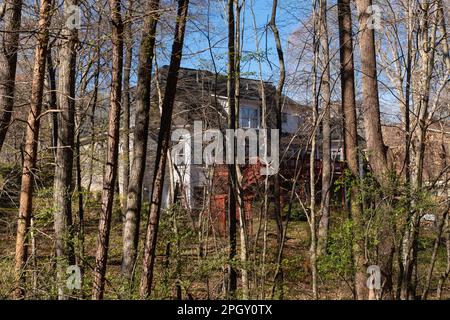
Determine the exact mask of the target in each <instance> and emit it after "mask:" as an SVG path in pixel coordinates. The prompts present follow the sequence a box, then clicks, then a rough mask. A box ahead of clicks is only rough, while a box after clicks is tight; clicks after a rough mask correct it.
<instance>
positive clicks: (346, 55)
mask: <svg viewBox="0 0 450 320" xmlns="http://www.w3.org/2000/svg"><path fill="white" fill-rule="evenodd" d="M338 18H339V45H340V49H339V52H340V64H341V67H340V77H341V99H342V114H343V118H344V130H343V131H344V152H345V161H346V165H347V167H348V169H349V171H350V173H351V177H352V179H354V180H357V179H359V163H358V131H357V120H356V119H357V118H356V102H355V67H354V62H353V30H352V16H351V8H350V0H339V1H338ZM357 197H358V188H357V182H356V183H355V185H354V187H353V188H351V190H350V217H351V219H352V220H353V222H354V226H355V231H354V234H355V238H354V240H353V244H352V253H353V264H354V267H355V278H354V286H355V296H356V299H358V300H362V299H367V297H368V291H367V287H366V273H365V271H366V270H365V258H364V238H363V233H362V231H363V230H364V227H363V221H362V205H361V203H359V202H358V200H357Z"/></svg>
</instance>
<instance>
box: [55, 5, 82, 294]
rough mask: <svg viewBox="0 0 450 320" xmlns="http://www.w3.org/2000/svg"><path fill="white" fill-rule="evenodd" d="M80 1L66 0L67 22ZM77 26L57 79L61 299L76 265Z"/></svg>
mask: <svg viewBox="0 0 450 320" xmlns="http://www.w3.org/2000/svg"><path fill="white" fill-rule="evenodd" d="M77 5H78V0H67V1H65V3H64V7H65V9H66V12H65V16H64V17H65V19H64V21H70V20H71V19H72V12H69V10H68V9H69V8H71V7H72V6H77ZM77 28H78V26H72V25H71V24H69V23H67V24H65V25H64V27H63V28H62V30H61V44H60V50H59V78H58V104H59V106H58V109H59V113H58V141H57V149H56V158H55V178H54V184H53V206H54V209H53V211H54V227H55V250H56V264H57V271H56V272H57V286H58V298H59V299H66V298H67V294H66V292H65V290H66V286H65V278H66V267H67V266H68V265H73V264H75V255H74V246H73V230H72V191H73V183H72V169H73V147H74V129H75V66H76V56H77V47H76V46H77V44H78V29H77Z"/></svg>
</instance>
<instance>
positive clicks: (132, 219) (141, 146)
mask: <svg viewBox="0 0 450 320" xmlns="http://www.w3.org/2000/svg"><path fill="white" fill-rule="evenodd" d="M148 8H149V11H150V12H151V14H150V13H149V14H148V15H147V16H146V18H145V20H144V26H143V33H142V39H141V44H140V47H139V58H138V59H139V60H138V64H139V65H138V75H137V76H138V79H137V90H136V112H135V117H136V119H135V124H134V132H133V162H132V164H131V170H130V178H129V185H128V194H127V209H126V214H125V225H124V230H123V257H122V274H123V275H124V276H125V277H126V278H127V279H129V280H131V278H132V274H133V269H134V265H135V262H136V255H137V248H138V242H139V225H140V218H141V201H142V181H143V179H144V170H145V162H146V156H147V140H148V126H149V112H150V85H151V77H152V61H153V55H154V48H155V34H156V24H157V21H158V15H157V10H158V8H159V0H152V1H151V2H150V3H149V7H148Z"/></svg>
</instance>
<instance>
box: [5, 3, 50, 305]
mask: <svg viewBox="0 0 450 320" xmlns="http://www.w3.org/2000/svg"><path fill="white" fill-rule="evenodd" d="M50 20H51V0H43V1H42V2H41V8H40V12H39V26H38V32H39V34H38V39H37V46H36V51H35V56H34V68H33V81H32V84H31V102H30V112H29V114H28V121H27V128H26V134H25V148H24V162H23V169H22V183H21V190H20V202H19V218H18V220H17V237H16V256H15V268H14V270H15V276H16V281H17V282H16V290H15V292H14V296H15V298H18V299H21V298H24V297H25V287H24V285H23V280H24V269H25V264H26V262H27V256H28V240H27V237H28V231H29V228H30V221H31V219H32V210H33V183H34V175H35V174H36V172H35V171H36V160H37V149H38V140H39V122H40V121H39V120H40V119H39V117H40V115H41V110H42V97H43V92H44V81H45V63H46V57H47V49H48V39H49V31H48V28H49V25H50Z"/></svg>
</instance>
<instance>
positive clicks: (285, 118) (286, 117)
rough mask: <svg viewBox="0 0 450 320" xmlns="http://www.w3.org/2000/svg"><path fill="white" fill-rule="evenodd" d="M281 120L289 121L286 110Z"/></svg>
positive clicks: (283, 121)
mask: <svg viewBox="0 0 450 320" xmlns="http://www.w3.org/2000/svg"><path fill="white" fill-rule="evenodd" d="M281 122H282V123H287V122H288V114H287V113H286V112H283V113H282V114H281Z"/></svg>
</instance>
